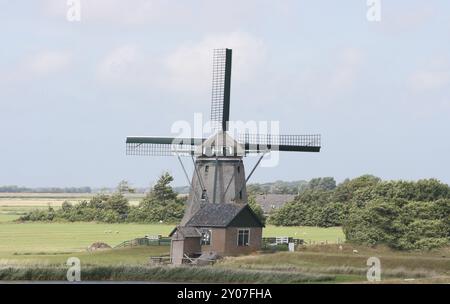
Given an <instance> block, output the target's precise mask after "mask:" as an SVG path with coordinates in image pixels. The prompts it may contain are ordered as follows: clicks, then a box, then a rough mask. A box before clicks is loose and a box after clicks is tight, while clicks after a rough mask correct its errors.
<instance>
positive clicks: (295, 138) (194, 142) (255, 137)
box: [126, 49, 320, 226]
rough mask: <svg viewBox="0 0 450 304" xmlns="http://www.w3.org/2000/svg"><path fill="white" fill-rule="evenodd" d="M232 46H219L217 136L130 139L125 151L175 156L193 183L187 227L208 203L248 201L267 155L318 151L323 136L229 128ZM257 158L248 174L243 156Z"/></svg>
mask: <svg viewBox="0 0 450 304" xmlns="http://www.w3.org/2000/svg"><path fill="white" fill-rule="evenodd" d="M231 62H232V50H231V49H215V50H214V53H213V81H212V103H211V122H212V126H213V129H214V130H215V132H214V134H213V135H212V136H210V137H208V138H179V137H154V136H152V137H142V136H139V137H127V139H126V151H127V155H145V156H177V157H178V160H179V161H180V164H181V165H182V167H183V170H184V173H185V175H186V178H187V180H188V182H189V184H190V193H189V198H188V203H187V208H186V211H185V214H184V217H183V219H182V221H181V226H183V225H186V224H187V223H188V222H189V221H190V220H191V218H192V217H193V216H194V215H195V214H196V213H197V212H198V211H199V210H200V209H201V208H202V206H205V205H208V204H246V203H247V192H246V184H247V181H248V180H249V178H250V177H251V175H252V174H253V172H254V171H255V169H256V167H257V166H258V165H259V163H260V162H261V160H262V158H263V156H264V155H265V154H266V153H269V152H271V151H290V152H319V151H320V135H278V134H275V135H273V134H269V135H267V134H249V133H244V134H239V135H238V136H237V139H234V138H233V137H231V136H230V134H229V132H228V128H229V118H230V88H231ZM248 154H257V155H259V156H260V157H259V159H258V161H257V163H256V165H255V166H254V167H253V168H252V170H251V172H250V174H249V175H248V176H247V177H246V176H245V170H244V163H243V157H244V156H246V155H248ZM182 156H187V157H191V158H192V162H193V164H194V173H193V176H192V179H189V177H188V174H187V172H186V169H185V167H184V165H183V162H182V161H181V158H180V157H182Z"/></svg>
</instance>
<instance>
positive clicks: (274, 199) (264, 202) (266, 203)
mask: <svg viewBox="0 0 450 304" xmlns="http://www.w3.org/2000/svg"><path fill="white" fill-rule="evenodd" d="M294 198H295V195H293V194H260V195H257V196H256V197H255V200H256V202H257V203H258V204H259V205H260V206H261V208H262V209H263V211H264V213H270V212H271V211H272V210H274V209H278V208H281V207H283V206H284V204H286V203H287V202H291V201H293V200H294Z"/></svg>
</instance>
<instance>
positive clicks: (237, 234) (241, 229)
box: [236, 228, 251, 247]
mask: <svg viewBox="0 0 450 304" xmlns="http://www.w3.org/2000/svg"><path fill="white" fill-rule="evenodd" d="M243 230H247V231H248V242H247V244H245V245H239V231H243ZM250 233H251V229H250V228H237V233H236V245H237V246H238V247H249V246H250Z"/></svg>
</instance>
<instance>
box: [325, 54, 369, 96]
mask: <svg viewBox="0 0 450 304" xmlns="http://www.w3.org/2000/svg"><path fill="white" fill-rule="evenodd" d="M340 57H341V58H340V59H339V61H340V62H339V63H338V65H337V68H336V69H335V70H334V71H333V72H332V73H331V75H330V79H329V80H328V86H329V88H330V90H332V91H333V92H336V91H342V90H348V89H351V88H352V87H353V85H354V83H355V80H356V79H357V76H358V73H359V70H360V67H361V64H362V62H363V54H362V52H361V50H359V49H355V48H347V49H344V50H343V51H342V53H341V55H340Z"/></svg>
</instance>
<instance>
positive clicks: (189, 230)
mask: <svg viewBox="0 0 450 304" xmlns="http://www.w3.org/2000/svg"><path fill="white" fill-rule="evenodd" d="M175 232H177V233H179V234H180V235H181V236H182V237H201V236H202V234H201V233H200V231H198V230H197V228H195V227H184V226H177V227H175V229H173V230H172V232H171V233H170V234H169V236H172V235H173V234H174V233H175Z"/></svg>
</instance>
